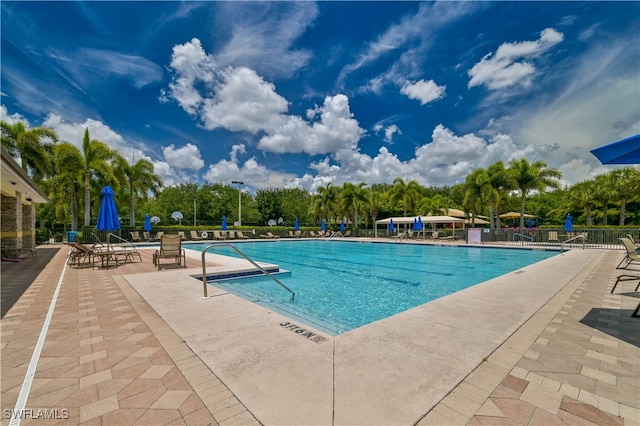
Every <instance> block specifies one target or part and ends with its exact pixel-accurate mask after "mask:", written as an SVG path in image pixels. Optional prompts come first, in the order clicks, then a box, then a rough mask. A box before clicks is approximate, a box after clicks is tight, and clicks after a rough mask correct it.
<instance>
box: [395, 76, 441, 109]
mask: <svg viewBox="0 0 640 426" xmlns="http://www.w3.org/2000/svg"><path fill="white" fill-rule="evenodd" d="M445 90H446V86H438V85H437V84H436V82H435V81H433V80H429V81H425V80H419V81H417V82H415V83H411V82H409V81H407V82H405V84H404V86H402V88H401V89H400V93H402V94H403V95H407V96H408V97H409V99H416V100H419V101H420V104H421V105H424V104H427V103H429V102H432V101H435V100H438V99H442V98H443V97H444V93H445Z"/></svg>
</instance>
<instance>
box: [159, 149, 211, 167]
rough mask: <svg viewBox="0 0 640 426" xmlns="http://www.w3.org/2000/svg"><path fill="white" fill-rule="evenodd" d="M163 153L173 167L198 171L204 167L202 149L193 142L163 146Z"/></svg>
mask: <svg viewBox="0 0 640 426" xmlns="http://www.w3.org/2000/svg"><path fill="white" fill-rule="evenodd" d="M162 154H163V155H164V158H165V160H166V162H167V164H169V166H171V167H175V168H177V169H189V170H195V171H198V170H200V169H201V168H203V167H204V161H203V160H202V158H201V157H200V150H199V149H198V147H197V146H195V145H193V144H190V143H188V144H186V145H184V146H182V147H180V148H176V147H175V146H174V145H173V144H171V145H169V146H165V147H164V148H162Z"/></svg>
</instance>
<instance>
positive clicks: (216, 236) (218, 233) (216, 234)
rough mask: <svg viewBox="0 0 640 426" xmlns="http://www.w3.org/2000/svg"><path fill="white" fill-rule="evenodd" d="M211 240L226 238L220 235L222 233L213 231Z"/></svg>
mask: <svg viewBox="0 0 640 426" xmlns="http://www.w3.org/2000/svg"><path fill="white" fill-rule="evenodd" d="M213 239H214V240H226V239H227V237H226V236H225V235H224V234H223V233H222V231H213Z"/></svg>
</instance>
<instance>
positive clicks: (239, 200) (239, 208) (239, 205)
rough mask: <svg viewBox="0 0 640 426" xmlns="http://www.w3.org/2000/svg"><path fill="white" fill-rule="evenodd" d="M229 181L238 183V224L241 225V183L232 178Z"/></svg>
mask: <svg viewBox="0 0 640 426" xmlns="http://www.w3.org/2000/svg"><path fill="white" fill-rule="evenodd" d="M231 183H233V184H237V185H238V226H242V185H243V184H244V182H242V181H240V180H232V181H231Z"/></svg>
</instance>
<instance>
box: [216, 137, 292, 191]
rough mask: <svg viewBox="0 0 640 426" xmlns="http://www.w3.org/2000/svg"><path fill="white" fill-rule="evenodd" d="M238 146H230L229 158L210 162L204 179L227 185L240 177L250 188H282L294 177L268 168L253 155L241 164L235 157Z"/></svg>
mask: <svg viewBox="0 0 640 426" xmlns="http://www.w3.org/2000/svg"><path fill="white" fill-rule="evenodd" d="M238 148H239V146H238V145H235V146H234V147H233V148H232V151H231V154H230V156H231V160H220V161H218V162H217V163H215V164H211V165H210V166H209V168H208V169H207V171H206V173H205V174H204V179H205V180H206V181H207V182H214V183H215V182H219V183H222V184H225V185H227V184H230V182H231V181H233V180H237V179H239V178H241V179H242V181H243V182H244V184H245V187H246V188H251V189H252V190H259V189H264V188H283V187H286V186H287V185H289V184H290V183H291V182H292V181H293V180H294V179H295V175H293V174H291V173H283V172H280V171H277V170H272V169H268V168H267V167H266V166H264V165H262V164H260V163H258V160H256V158H255V157H251V158H249V159H248V160H247V161H245V162H244V163H242V164H241V163H240V161H238V159H237V153H238Z"/></svg>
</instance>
